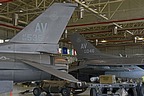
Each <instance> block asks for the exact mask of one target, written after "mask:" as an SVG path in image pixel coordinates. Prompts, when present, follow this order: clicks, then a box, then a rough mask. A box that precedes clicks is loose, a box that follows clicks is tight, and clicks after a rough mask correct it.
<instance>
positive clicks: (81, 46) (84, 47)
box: [70, 33, 102, 59]
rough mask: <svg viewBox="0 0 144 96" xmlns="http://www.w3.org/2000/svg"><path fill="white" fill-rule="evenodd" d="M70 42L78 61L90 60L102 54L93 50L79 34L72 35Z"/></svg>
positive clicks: (95, 49)
mask: <svg viewBox="0 0 144 96" xmlns="http://www.w3.org/2000/svg"><path fill="white" fill-rule="evenodd" d="M70 40H71V42H72V45H73V46H74V49H75V50H76V52H77V55H78V59H92V58H95V56H98V55H100V54H102V53H101V52H100V51H99V50H98V49H97V48H95V47H94V46H93V45H92V44H91V43H89V42H88V41H87V40H86V39H85V38H84V37H82V36H81V35H80V34H79V33H74V34H73V35H72V36H71V37H70Z"/></svg>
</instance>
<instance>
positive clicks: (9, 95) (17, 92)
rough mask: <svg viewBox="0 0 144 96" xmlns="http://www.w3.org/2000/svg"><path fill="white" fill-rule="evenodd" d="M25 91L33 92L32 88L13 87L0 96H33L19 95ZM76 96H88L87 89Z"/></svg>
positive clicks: (29, 95) (27, 95)
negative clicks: (10, 90)
mask: <svg viewBox="0 0 144 96" xmlns="http://www.w3.org/2000/svg"><path fill="white" fill-rule="evenodd" d="M25 90H33V87H27V86H22V85H14V87H13V91H12V92H8V93H3V94H0V96H34V95H33V94H32V92H30V93H26V94H21V92H24V91H25ZM53 95H54V94H53ZM41 96H45V93H42V94H41ZM54 96H61V94H55V95H54ZM78 96H89V89H88V90H86V91H85V92H84V93H82V94H79V95H78Z"/></svg>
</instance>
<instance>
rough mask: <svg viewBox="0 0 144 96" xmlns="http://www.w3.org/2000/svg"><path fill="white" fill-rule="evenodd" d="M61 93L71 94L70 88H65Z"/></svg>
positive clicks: (64, 95)
mask: <svg viewBox="0 0 144 96" xmlns="http://www.w3.org/2000/svg"><path fill="white" fill-rule="evenodd" d="M61 94H62V96H70V90H69V89H68V88H63V89H62V90H61Z"/></svg>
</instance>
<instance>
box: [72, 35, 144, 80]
mask: <svg viewBox="0 0 144 96" xmlns="http://www.w3.org/2000/svg"><path fill="white" fill-rule="evenodd" d="M70 40H71V42H72V45H73V46H74V48H75V49H76V52H77V57H78V60H79V64H78V65H79V66H77V68H73V69H70V71H74V70H78V69H79V72H80V71H81V73H84V72H86V73H87V74H91V75H94V74H96V72H98V71H102V72H105V74H112V75H116V76H117V77H125V78H141V77H142V76H144V70H143V69H142V68H140V67H138V66H137V65H143V64H144V62H143V60H144V56H143V55H140V54H139V55H133V56H130V57H120V56H114V55H109V54H104V53H102V52H100V51H99V50H98V49H97V48H95V47H94V46H93V45H92V44H91V43H89V42H88V41H87V40H86V39H85V38H84V37H82V36H80V34H78V33H74V34H73V35H72V36H71V37H70Z"/></svg>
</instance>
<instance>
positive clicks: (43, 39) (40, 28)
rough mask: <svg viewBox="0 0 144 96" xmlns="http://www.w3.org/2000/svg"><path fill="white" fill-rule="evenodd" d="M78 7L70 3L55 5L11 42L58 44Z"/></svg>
mask: <svg viewBox="0 0 144 96" xmlns="http://www.w3.org/2000/svg"><path fill="white" fill-rule="evenodd" d="M76 7H77V5H76V4H70V3H55V4H53V5H52V6H50V7H49V8H48V9H46V10H45V11H44V12H43V13H42V14H41V15H40V16H38V17H37V18H36V19H35V20H34V21H32V22H31V23H30V24H29V25H28V26H26V27H25V28H24V29H23V30H22V31H21V32H19V33H18V34H17V35H16V36H15V37H13V38H12V39H11V40H10V42H17V43H50V44H57V43H58V41H59V39H60V37H61V35H62V33H63V31H64V29H65V27H66V25H67V23H68V21H69V19H70V17H71V15H72V13H73V11H74V9H75V8H76Z"/></svg>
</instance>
